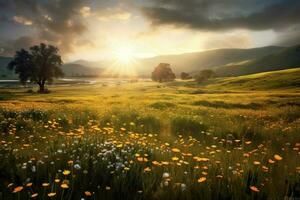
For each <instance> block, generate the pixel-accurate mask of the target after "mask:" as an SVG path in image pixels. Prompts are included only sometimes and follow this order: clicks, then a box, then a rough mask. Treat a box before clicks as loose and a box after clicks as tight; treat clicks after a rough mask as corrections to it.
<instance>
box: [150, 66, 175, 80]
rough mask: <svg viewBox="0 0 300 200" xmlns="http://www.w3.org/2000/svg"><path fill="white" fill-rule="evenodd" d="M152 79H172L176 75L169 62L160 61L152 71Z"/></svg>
mask: <svg viewBox="0 0 300 200" xmlns="http://www.w3.org/2000/svg"><path fill="white" fill-rule="evenodd" d="M151 78H152V80H153V81H158V82H165V81H173V80H174V79H175V78H176V76H175V74H174V73H173V71H172V69H171V67H170V64H169V63H160V64H159V65H158V66H157V67H156V68H155V69H154V71H153V72H152V77H151Z"/></svg>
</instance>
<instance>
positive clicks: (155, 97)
mask: <svg viewBox="0 0 300 200" xmlns="http://www.w3.org/2000/svg"><path fill="white" fill-rule="evenodd" d="M299 77H300V70H299V69H296V70H295V69H294V70H285V71H278V72H272V73H263V74H256V75H250V76H242V77H237V78H225V79H224V78H223V79H221V78H219V79H215V80H211V81H209V82H208V83H204V84H200V85H199V84H196V83H195V82H193V81H176V82H173V83H162V84H160V83H154V82H151V81H138V82H128V83H119V81H116V82H111V83H110V84H91V85H75V84H74V85H64V86H52V87H50V89H51V91H52V92H51V93H50V94H37V93H27V92H26V90H27V89H24V88H10V89H4V88H2V89H0V131H1V146H0V199H30V198H37V199H49V198H52V199H81V198H84V199H170V200H171V199H283V198H300V134H299V131H300V93H299V92H300V87H299V86H300V84H299V83H300V80H299Z"/></svg>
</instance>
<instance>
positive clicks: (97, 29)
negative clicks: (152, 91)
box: [0, 0, 300, 62]
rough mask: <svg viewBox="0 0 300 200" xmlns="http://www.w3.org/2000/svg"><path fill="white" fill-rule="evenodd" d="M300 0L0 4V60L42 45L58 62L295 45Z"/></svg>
mask: <svg viewBox="0 0 300 200" xmlns="http://www.w3.org/2000/svg"><path fill="white" fill-rule="evenodd" d="M299 19H300V1H299V0H119V1H118V0H48V1H47V0H0V55H2V56H13V55H14V53H15V51H16V50H19V49H21V48H25V49H26V48H28V47H30V46H32V45H35V44H38V43H40V42H44V43H47V44H52V45H55V46H57V47H58V48H59V49H60V53H61V55H62V57H63V59H64V61H67V62H70V61H74V60H78V59H84V60H91V61H97V60H101V59H110V58H113V57H115V56H119V57H120V58H123V59H126V56H127V57H137V58H146V57H153V56H157V55H164V54H181V53H186V52H197V51H204V50H209V49H217V48H254V47H261V46H267V45H280V46H292V45H297V44H300V20H299Z"/></svg>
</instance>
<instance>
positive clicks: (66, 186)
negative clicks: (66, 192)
mask: <svg viewBox="0 0 300 200" xmlns="http://www.w3.org/2000/svg"><path fill="white" fill-rule="evenodd" d="M60 187H61V188H63V189H68V188H69V186H68V184H66V183H63V184H61V185H60Z"/></svg>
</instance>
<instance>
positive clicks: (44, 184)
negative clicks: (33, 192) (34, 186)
mask: <svg viewBox="0 0 300 200" xmlns="http://www.w3.org/2000/svg"><path fill="white" fill-rule="evenodd" d="M49 185H50V183H43V184H42V186H43V187H48V186H49Z"/></svg>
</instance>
